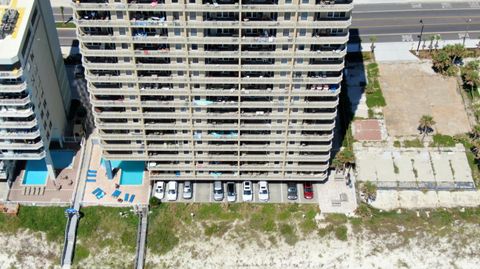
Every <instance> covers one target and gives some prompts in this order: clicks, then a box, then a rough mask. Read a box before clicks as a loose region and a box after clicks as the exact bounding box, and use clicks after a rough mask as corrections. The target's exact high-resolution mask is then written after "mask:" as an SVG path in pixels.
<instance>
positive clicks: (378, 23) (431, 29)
mask: <svg viewBox="0 0 480 269" xmlns="http://www.w3.org/2000/svg"><path fill="white" fill-rule="evenodd" d="M54 16H55V20H56V21H62V20H68V19H69V18H71V17H72V9H71V8H69V7H65V9H64V15H63V17H62V15H61V12H60V8H54ZM420 20H422V21H423V24H424V37H425V39H428V37H429V36H431V35H433V34H439V35H440V36H441V38H442V39H443V40H456V39H462V38H463V36H464V35H465V34H466V33H467V34H468V35H467V38H480V1H469V2H455V3H441V2H440V1H439V2H438V3H424V4H419V3H410V4H364V5H356V6H355V8H354V11H353V19H352V26H351V29H350V34H351V42H358V41H361V40H363V41H367V42H368V41H369V39H370V37H372V36H375V37H376V38H377V42H399V41H412V40H418V34H419V33H420V30H421V27H422V25H421V24H420ZM58 32H59V38H60V44H61V45H62V46H68V45H71V44H72V42H73V40H74V39H75V35H76V34H75V29H59V31H58Z"/></svg>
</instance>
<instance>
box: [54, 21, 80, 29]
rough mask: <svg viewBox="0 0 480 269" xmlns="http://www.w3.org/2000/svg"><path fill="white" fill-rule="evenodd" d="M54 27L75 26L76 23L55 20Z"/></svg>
mask: <svg viewBox="0 0 480 269" xmlns="http://www.w3.org/2000/svg"><path fill="white" fill-rule="evenodd" d="M55 27H57V28H75V27H76V25H75V23H73V22H67V23H63V22H56V23H55Z"/></svg>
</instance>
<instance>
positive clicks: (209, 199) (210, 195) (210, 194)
mask: <svg viewBox="0 0 480 269" xmlns="http://www.w3.org/2000/svg"><path fill="white" fill-rule="evenodd" d="M207 184H208V186H209V187H208V189H209V190H210V192H209V193H208V201H209V202H210V203H211V202H212V192H213V190H212V185H213V184H211V183H207Z"/></svg>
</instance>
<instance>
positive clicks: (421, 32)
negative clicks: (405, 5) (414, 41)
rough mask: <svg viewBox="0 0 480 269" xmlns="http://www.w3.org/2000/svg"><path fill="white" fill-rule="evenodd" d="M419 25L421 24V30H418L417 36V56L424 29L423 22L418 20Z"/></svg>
mask: <svg viewBox="0 0 480 269" xmlns="http://www.w3.org/2000/svg"><path fill="white" fill-rule="evenodd" d="M420 23H421V24H422V29H421V30H420V35H419V36H418V46H417V54H418V51H419V50H420V43H422V36H423V28H424V27H425V25H424V24H423V20H420Z"/></svg>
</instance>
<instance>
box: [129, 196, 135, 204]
mask: <svg viewBox="0 0 480 269" xmlns="http://www.w3.org/2000/svg"><path fill="white" fill-rule="evenodd" d="M133 200H135V194H132V195H131V196H130V200H128V201H129V202H130V203H132V202H133Z"/></svg>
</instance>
